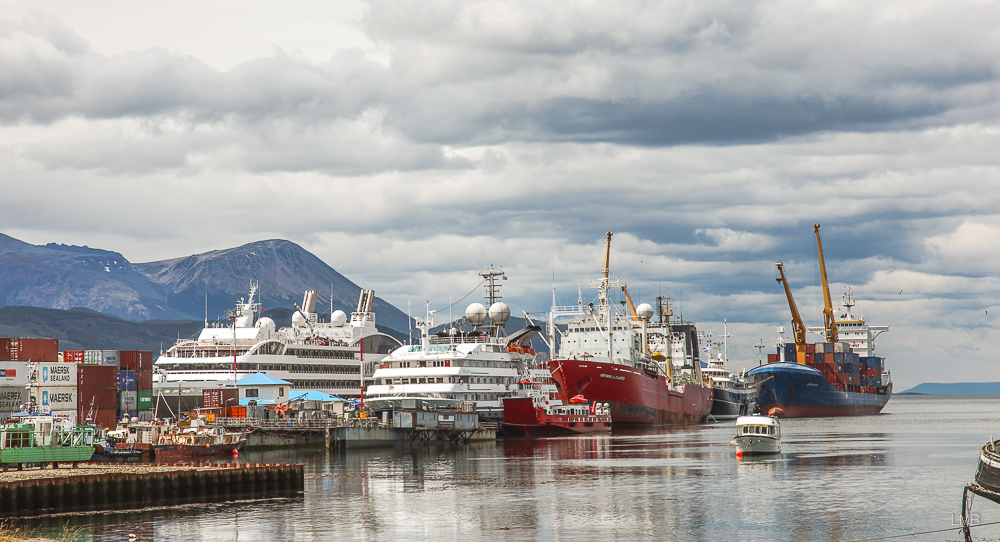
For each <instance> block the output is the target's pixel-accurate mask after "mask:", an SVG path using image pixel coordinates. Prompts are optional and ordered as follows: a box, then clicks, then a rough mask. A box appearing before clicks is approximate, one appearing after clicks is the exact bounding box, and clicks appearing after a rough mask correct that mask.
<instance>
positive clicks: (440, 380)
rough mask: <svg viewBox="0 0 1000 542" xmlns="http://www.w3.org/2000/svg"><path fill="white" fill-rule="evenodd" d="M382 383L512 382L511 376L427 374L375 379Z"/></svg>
mask: <svg viewBox="0 0 1000 542" xmlns="http://www.w3.org/2000/svg"><path fill="white" fill-rule="evenodd" d="M376 383H378V384H382V385H386V386H388V385H393V386H398V385H401V384H513V383H514V379H513V378H503V377H495V376H466V377H460V376H443V377H441V376H428V377H420V378H416V377H415V378H382V379H378V380H376Z"/></svg>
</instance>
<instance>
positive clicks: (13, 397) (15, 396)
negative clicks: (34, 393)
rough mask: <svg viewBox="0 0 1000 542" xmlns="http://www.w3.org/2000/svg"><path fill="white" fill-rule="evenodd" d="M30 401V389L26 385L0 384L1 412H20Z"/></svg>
mask: <svg viewBox="0 0 1000 542" xmlns="http://www.w3.org/2000/svg"><path fill="white" fill-rule="evenodd" d="M27 403H28V390H27V389H26V388H25V387H24V386H0V413H3V414H10V413H12V412H20V411H21V405H25V404H27Z"/></svg>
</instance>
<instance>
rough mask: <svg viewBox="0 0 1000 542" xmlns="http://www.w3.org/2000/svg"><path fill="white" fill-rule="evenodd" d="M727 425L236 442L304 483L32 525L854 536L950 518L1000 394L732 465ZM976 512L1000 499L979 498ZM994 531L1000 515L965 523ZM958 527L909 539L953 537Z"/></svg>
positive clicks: (452, 536)
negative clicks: (286, 466) (244, 498)
mask: <svg viewBox="0 0 1000 542" xmlns="http://www.w3.org/2000/svg"><path fill="white" fill-rule="evenodd" d="M733 434H734V430H733V424H732V423H731V422H725V423H708V424H704V425H699V426H693V427H662V428H653V429H642V430H616V431H615V432H614V433H612V434H609V435H600V436H583V437H565V438H553V439H540V440H525V439H516V440H501V441H498V442H496V443H481V444H476V445H469V446H458V447H437V448H421V449H402V450H401V449H369V450H358V451H349V452H346V453H336V452H335V453H332V454H328V453H326V452H325V451H324V450H322V449H311V450H281V451H268V452H249V453H243V454H241V457H240V460H241V461H247V462H301V463H303V464H305V466H306V482H305V495H304V497H303V498H301V499H296V500H272V501H262V502H248V503H234V504H225V505H210V506H193V507H187V508H180V509H164V510H153V511H146V512H141V513H127V514H105V515H84V516H62V517H59V518H51V519H45V520H41V521H37V520H36V521H32V522H30V523H27V524H26V525H27V526H29V527H31V528H35V529H36V533H38V534H40V535H47V536H53V537H54V538H59V533H60V532H61V531H62V530H64V529H65V528H66V527H67V526H69V527H70V528H71V529H74V530H76V531H77V535H78V538H77V539H78V540H94V541H116V542H117V541H123V540H126V539H127V536H128V534H129V533H135V534H137V535H138V536H139V538H140V539H143V540H171V541H172V540H177V541H183V540H213V541H215V540H218V541H227V540H233V541H235V540H246V541H251V540H252V541H261V540H264V541H285V540H288V541H321V540H322V541H326V540H331V541H332V540H337V541H341V540H366V541H393V542H396V541H406V540H435V541H468V540H512V541H513V540H545V541H550V540H554V541H559V540H565V541H572V542H581V541H590V540H593V541H601V542H607V541H628V540H684V541H688V540H706V541H708V540H713V541H714V540H794V541H850V540H859V539H866V538H874V537H886V536H894V535H903V534H906V533H914V532H919V531H931V530H939V529H948V528H951V527H957V525H958V523H959V522H960V517H959V512H960V509H961V496H962V488H963V486H964V485H965V484H966V483H967V482H970V481H972V480H973V476H974V474H975V469H976V464H977V460H978V454H979V448H980V447H981V446H982V445H983V444H985V443H986V441H987V440H988V439H989V437H990V436H997V437H1000V396H972V397H968V396H966V397H957V396H945V397H931V396H896V397H894V398H893V399H892V400H891V401H890V402H889V404H888V405H887V406H886V408H885V410H884V411H883V413H882V414H881V415H878V416H867V417H851V418H818V419H793V420H783V421H782V436H783V438H782V446H783V453H782V454H781V455H780V457H779V456H775V457H770V458H766V459H746V458H744V459H742V460H740V459H737V458H736V456H735V452H734V450H733V447H732V446H730V444H729V443H730V441H731V440H732V436H733ZM973 512H975V513H976V514H978V515H977V516H975V517H974V519H975V520H976V521H978V522H979V523H988V522H994V521H1000V505H995V504H993V503H991V502H989V501H986V500H985V499H981V498H979V499H976V500H975V501H974V503H973ZM973 535H974V536H975V537H976V538H977V539H994V540H995V539H1000V525H984V526H982V527H980V528H978V529H977V528H973ZM961 538H962V536H961V533H960V532H959V531H957V530H954V531H949V532H939V533H933V534H925V535H917V536H912V537H905V538H900V539H905V540H961Z"/></svg>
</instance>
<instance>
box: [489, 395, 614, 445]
mask: <svg viewBox="0 0 1000 542" xmlns="http://www.w3.org/2000/svg"><path fill="white" fill-rule="evenodd" d="M581 403H582V404H581ZM610 411H611V409H610V407H609V406H608V405H606V404H604V403H598V402H597V401H594V402H592V403H590V404H589V405H588V404H587V402H586V399H582V398H581V400H580V402H579V403H571V404H569V405H563V404H549V403H542V404H538V403H536V402H535V401H533V400H532V398H531V397H508V398H505V399H504V400H503V421H502V422H500V432H501V434H502V435H503V436H511V437H535V436H556V435H571V434H577V433H596V432H602V431H611V412H610Z"/></svg>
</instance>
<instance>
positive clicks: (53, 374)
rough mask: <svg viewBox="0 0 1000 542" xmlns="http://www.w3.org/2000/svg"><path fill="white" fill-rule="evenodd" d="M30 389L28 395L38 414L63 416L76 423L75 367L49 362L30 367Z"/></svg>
mask: <svg viewBox="0 0 1000 542" xmlns="http://www.w3.org/2000/svg"><path fill="white" fill-rule="evenodd" d="M31 370H32V373H31V374H30V375H29V378H30V380H31V381H30V385H31V387H30V388H29V389H28V395H29V397H31V402H32V404H34V405H35V408H36V409H37V410H38V411H39V412H51V413H52V415H53V416H65V417H67V418H70V419H72V420H73V423H74V424H75V423H76V421H77V374H76V367H75V366H74V365H72V364H68V363H59V362H49V363H37V364H32V365H31Z"/></svg>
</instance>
